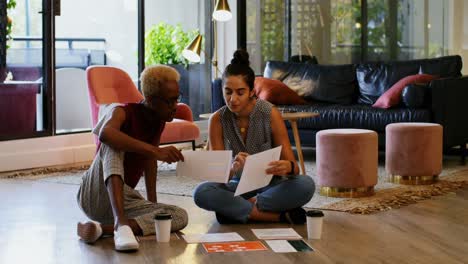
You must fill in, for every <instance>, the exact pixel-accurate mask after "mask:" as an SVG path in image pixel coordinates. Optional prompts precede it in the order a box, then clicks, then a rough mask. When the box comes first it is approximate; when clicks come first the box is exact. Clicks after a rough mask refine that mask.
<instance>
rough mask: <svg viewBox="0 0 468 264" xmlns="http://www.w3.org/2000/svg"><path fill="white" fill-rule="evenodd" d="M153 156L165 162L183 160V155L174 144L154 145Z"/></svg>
mask: <svg viewBox="0 0 468 264" xmlns="http://www.w3.org/2000/svg"><path fill="white" fill-rule="evenodd" d="M153 153H154V157H155V158H156V159H157V160H160V161H164V162H167V163H172V162H177V161H184V156H183V155H182V153H181V152H180V150H178V149H177V148H176V147H174V146H168V147H163V148H159V147H155V148H154V151H153Z"/></svg>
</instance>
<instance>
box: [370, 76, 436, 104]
mask: <svg viewBox="0 0 468 264" xmlns="http://www.w3.org/2000/svg"><path fill="white" fill-rule="evenodd" d="M435 78H437V77H436V76H434V75H429V74H415V75H410V76H406V77H405V78H403V79H401V80H399V81H398V82H396V83H395V84H394V85H392V87H390V89H388V90H387V91H385V93H383V94H382V95H381V96H380V97H379V99H377V101H376V102H375V104H373V105H372V106H373V107H377V108H383V109H386V108H390V107H393V106H397V105H398V104H399V103H400V99H401V93H402V92H403V89H404V88H405V87H406V86H407V85H408V84H413V83H428V82H430V81H432V80H434V79H435Z"/></svg>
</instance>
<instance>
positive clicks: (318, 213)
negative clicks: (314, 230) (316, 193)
mask: <svg viewBox="0 0 468 264" xmlns="http://www.w3.org/2000/svg"><path fill="white" fill-rule="evenodd" d="M306 215H307V216H309V217H322V216H323V212H322V211H320V210H310V211H307V212H306Z"/></svg>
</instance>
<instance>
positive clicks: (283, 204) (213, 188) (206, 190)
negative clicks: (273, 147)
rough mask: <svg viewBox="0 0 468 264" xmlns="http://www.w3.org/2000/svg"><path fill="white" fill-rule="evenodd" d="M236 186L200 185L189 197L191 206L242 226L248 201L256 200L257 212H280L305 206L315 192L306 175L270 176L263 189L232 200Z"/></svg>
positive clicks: (220, 184)
mask: <svg viewBox="0 0 468 264" xmlns="http://www.w3.org/2000/svg"><path fill="white" fill-rule="evenodd" d="M238 184H239V180H236V179H234V180H231V181H229V183H227V184H225V183H216V182H203V183H201V184H200V185H198V186H197V188H195V191H194V193H193V198H194V201H195V204H196V205H198V206H199V207H200V208H203V209H206V210H208V211H214V212H216V213H217V214H221V215H223V216H224V217H227V218H229V219H232V220H234V221H238V222H241V223H245V222H247V220H248V218H249V214H250V212H251V211H252V209H253V206H254V205H253V204H252V203H251V202H249V201H248V199H249V198H251V197H254V196H257V208H258V209H259V210H260V211H268V212H284V211H288V210H291V209H293V208H297V207H300V206H303V205H304V204H306V203H307V202H308V201H310V199H311V198H312V196H313V194H314V191H315V184H314V181H313V180H312V178H311V177H310V176H307V175H296V176H291V177H281V176H274V177H273V178H272V180H271V182H270V183H269V184H268V185H267V186H265V187H263V188H261V189H258V190H255V191H252V192H248V193H245V194H243V195H240V196H234V192H235V190H236V188H237V185H238Z"/></svg>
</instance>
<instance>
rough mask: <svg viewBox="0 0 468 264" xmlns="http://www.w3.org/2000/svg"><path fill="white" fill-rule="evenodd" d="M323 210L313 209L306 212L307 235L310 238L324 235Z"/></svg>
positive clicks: (318, 237)
mask: <svg viewBox="0 0 468 264" xmlns="http://www.w3.org/2000/svg"><path fill="white" fill-rule="evenodd" d="M323 216H324V215H323V212H322V211H319V210H312V211H307V212H306V218H307V236H308V237H309V239H320V237H321V236H322V223H323Z"/></svg>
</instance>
